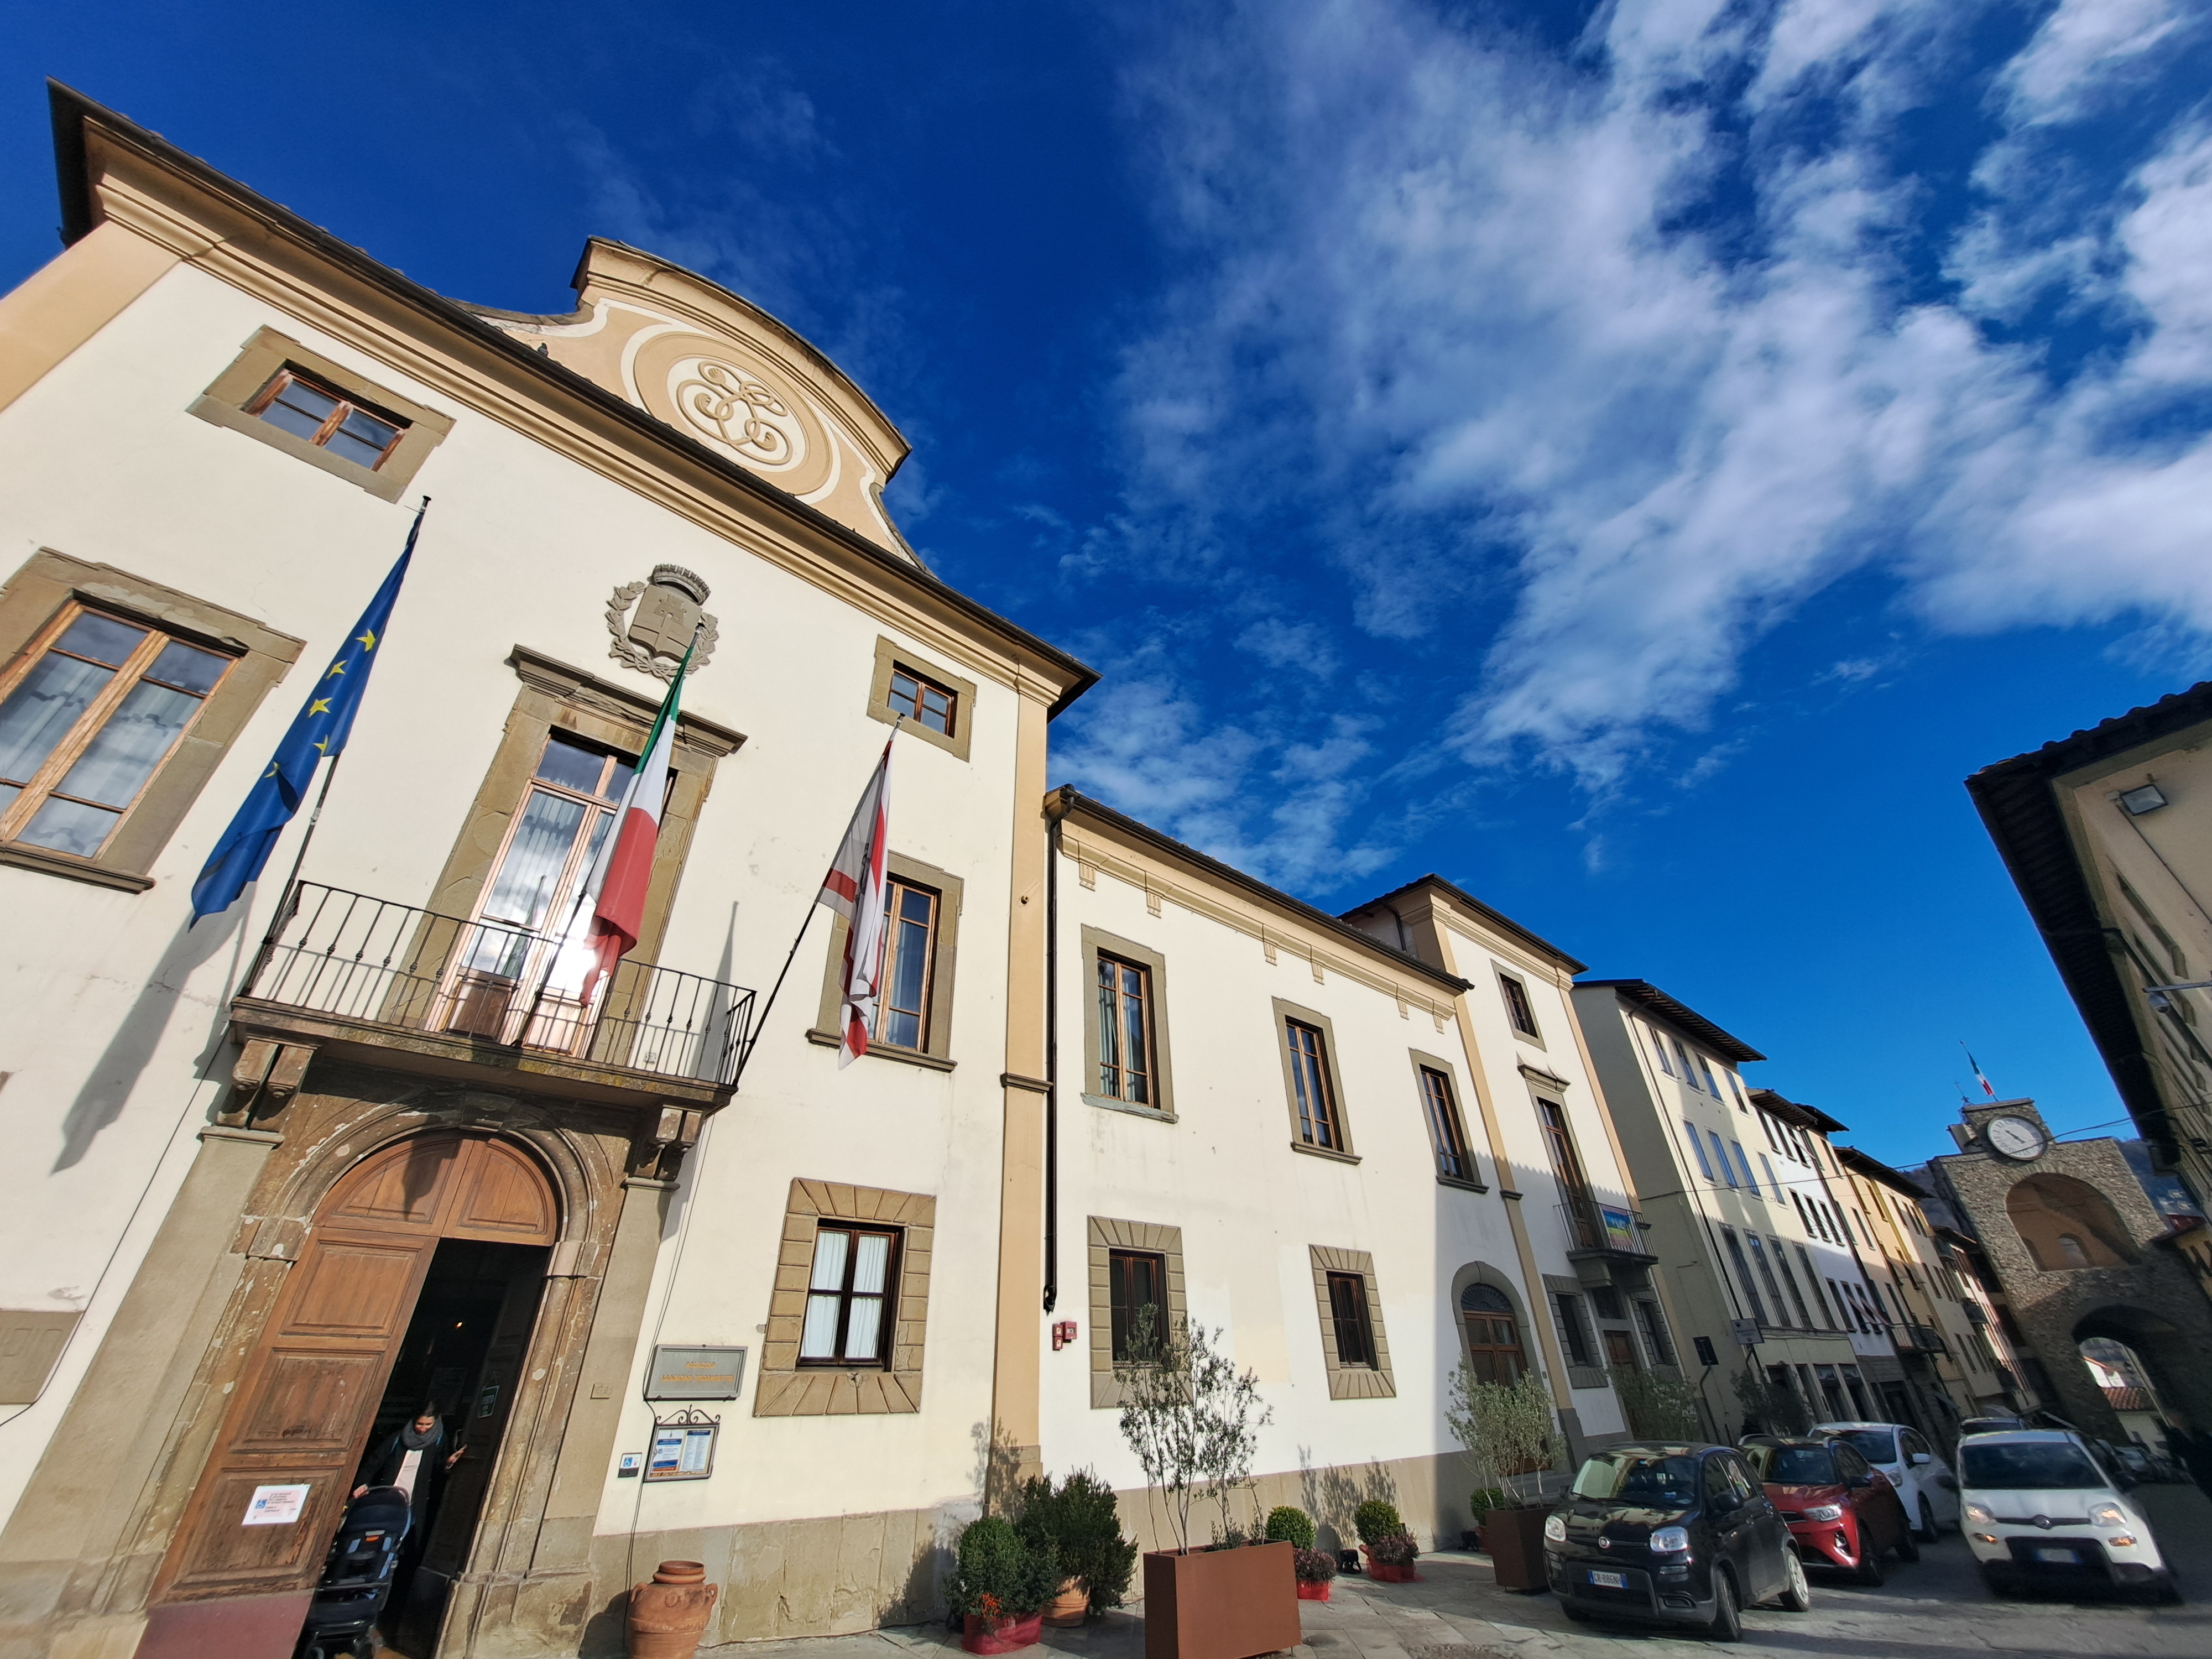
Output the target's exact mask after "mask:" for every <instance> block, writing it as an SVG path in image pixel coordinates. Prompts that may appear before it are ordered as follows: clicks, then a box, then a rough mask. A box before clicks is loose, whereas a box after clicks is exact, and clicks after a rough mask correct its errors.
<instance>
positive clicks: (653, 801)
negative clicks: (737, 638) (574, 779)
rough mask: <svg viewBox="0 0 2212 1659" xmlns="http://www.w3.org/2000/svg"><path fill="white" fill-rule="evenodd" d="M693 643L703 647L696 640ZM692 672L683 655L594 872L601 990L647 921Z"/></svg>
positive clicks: (594, 938) (595, 934)
mask: <svg viewBox="0 0 2212 1659" xmlns="http://www.w3.org/2000/svg"><path fill="white" fill-rule="evenodd" d="M692 643H693V644H694V645H696V644H697V643H698V640H697V635H696V634H695V635H693V639H692ZM690 666H691V653H690V651H688V650H687V651H686V652H684V664H683V666H682V667H680V668H678V670H677V671H676V678H675V679H674V680H672V681H671V682H670V684H669V687H668V696H667V699H666V700H665V702H662V703H661V705H660V713H659V715H658V716H657V717H656V718H655V719H654V720H653V732H652V733H651V735H650V736H648V737H647V738H646V740H645V753H644V754H643V755H641V757H639V758H638V763H637V770H636V771H635V772H633V773H631V774H630V776H629V787H628V788H627V789H625V790H623V799H622V805H621V806H620V808H618V809H617V811H616V813H615V832H614V834H613V835H612V836H610V837H609V838H608V841H607V843H606V846H605V849H604V850H603V851H602V852H601V853H600V854H599V861H598V863H597V864H596V865H595V866H594V867H593V868H592V874H591V878H590V880H589V883H588V884H587V890H588V891H589V892H590V893H591V894H592V951H594V952H595V953H596V954H597V955H598V957H599V978H600V981H601V983H602V984H604V982H605V980H606V979H607V978H608V977H609V976H611V975H612V974H613V973H614V970H615V964H616V963H619V962H620V961H621V960H622V959H623V957H626V956H628V955H629V953H630V952H631V951H634V950H635V949H636V948H637V936H638V933H640V931H641V929H642V927H643V926H644V921H645V890H646V888H647V886H648V885H650V884H651V883H652V881H653V849H654V848H656V847H657V846H659V842H660V808H661V803H662V802H664V801H665V800H666V799H668V757H669V754H670V751H671V750H673V749H674V748H675V746H676V704H677V699H678V697H679V696H681V695H682V694H683V690H684V671H685V670H686V669H689V668H690Z"/></svg>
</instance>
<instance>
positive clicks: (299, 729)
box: [192, 501, 430, 922]
mask: <svg viewBox="0 0 2212 1659" xmlns="http://www.w3.org/2000/svg"><path fill="white" fill-rule="evenodd" d="M429 506H430V504H429V502H428V501H424V502H423V503H422V507H419V508H417V509H416V513H415V522H414V524H413V525H412V526H410V528H409V530H408V532H407V545H406V547H405V548H404V550H401V552H400V555H399V562H398V563H397V564H395V565H393V566H392V574H390V575H388V576H386V578H385V579H384V586H381V587H380V588H378V589H377V590H376V597H375V598H374V599H371V600H370V601H369V602H368V610H366V611H362V613H361V620H360V621H359V622H357V623H355V624H354V629H353V632H352V634H351V635H349V636H348V637H347V639H346V642H345V644H344V645H343V646H342V647H339V650H338V653H337V655H336V656H335V657H333V658H332V659H331V665H330V666H329V667H328V668H326V669H325V670H324V671H323V674H322V678H320V679H319V680H317V681H316V682H315V684H314V687H313V690H310V691H309V692H308V693H307V707H306V708H302V709H301V711H300V712H299V714H298V715H297V716H296V717H295V719H294V720H293V721H292V727H291V730H289V731H288V732H285V733H284V739H283V742H281V743H279V744H277V745H276V754H275V755H274V756H273V757H270V762H269V765H268V769H266V770H265V771H264V772H263V773H262V775H261V776H260V778H259V779H258V781H256V782H255V783H254V786H253V787H252V790H250V791H249V792H248V793H247V794H246V799H245V800H244V801H243V802H242V803H240V806H239V809H238V812H237V815H236V816H235V817H233V818H232V819H231V821H230V827H229V828H228V829H225V830H224V831H223V832H222V840H220V841H218V842H216V844H215V851H214V852H212V853H210V854H208V861H207V863H206V864H205V865H204V866H201V869H200V873H199V879H198V880H197V881H195V882H194V883H193V884H192V920H193V921H196V922H197V921H198V920H199V919H200V918H201V917H202V916H211V915H215V914H216V912H217V911H218V910H228V908H230V907H231V906H232V905H234V904H235V903H236V902H238V896H239V895H240V893H242V892H244V891H245V890H246V884H247V883H249V882H251V881H253V880H255V879H256V878H258V877H259V876H260V874H261V869H262V866H264V865H265V864H267V863H268V862H269V854H270V853H271V852H273V851H275V850H276V839H277V837H278V836H282V835H283V833H284V826H285V825H286V824H288V823H291V821H292V819H293V817H294V815H295V814H296V813H297V812H298V811H299V810H300V805H301V802H302V801H304V800H306V799H307V786H308V785H309V784H310V783H313V781H314V778H315V769H316V767H318V766H319V765H321V764H322V762H323V757H325V756H326V755H327V756H328V757H330V758H331V760H332V761H336V760H337V757H338V754H339V751H341V750H343V749H344V747H345V745H346V738H348V737H349V735H351V733H352V732H353V717H354V715H355V714H356V711H358V710H359V709H360V708H361V700H362V694H363V693H364V692H366V691H367V690H368V675H369V671H370V670H371V669H372V668H374V666H375V665H376V648H377V647H378V646H380V645H381V644H382V643H383V642H384V629H385V625H386V623H389V622H390V621H391V619H392V605H394V604H396V603H397V602H398V599H399V584H400V583H401V582H403V581H404V580H406V577H407V562H408V561H409V560H410V559H411V558H413V557H414V556H415V538H416V537H417V536H419V535H421V534H422V514H423V513H426V512H428V510H429Z"/></svg>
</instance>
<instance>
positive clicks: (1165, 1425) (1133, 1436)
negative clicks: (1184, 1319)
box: [1114, 1310, 1304, 1659]
mask: <svg viewBox="0 0 2212 1659" xmlns="http://www.w3.org/2000/svg"><path fill="white" fill-rule="evenodd" d="M1148 1311H1149V1310H1148ZM1134 1335H1135V1338H1136V1352H1139V1353H1140V1354H1143V1355H1145V1356H1146V1358H1144V1359H1142V1360H1139V1361H1133V1362H1126V1363H1123V1364H1117V1365H1115V1368H1114V1369H1115V1376H1117V1377H1118V1378H1119V1380H1120V1382H1121V1437H1122V1438H1123V1439H1124V1440H1126V1441H1127V1442H1128V1444H1129V1449H1130V1450H1131V1451H1132V1452H1133V1453H1134V1454H1135V1455H1136V1459H1137V1466H1138V1467H1139V1468H1141V1469H1142V1470H1143V1471H1144V1472H1145V1482H1146V1486H1148V1487H1149V1488H1150V1489H1151V1492H1152V1495H1153V1497H1154V1498H1158V1499H1159V1500H1162V1507H1163V1508H1164V1510H1165V1511H1166V1513H1167V1517H1168V1526H1169V1529H1170V1533H1171V1534H1173V1536H1174V1539H1175V1547H1174V1548H1172V1549H1164V1550H1150V1551H1147V1552H1146V1555H1145V1659H1255V1656H1256V1655H1259V1654H1263V1653H1275V1652H1279V1651H1281V1650H1285V1649H1288V1648H1293V1647H1296V1646H1297V1644H1299V1642H1301V1641H1302V1640H1304V1635H1303V1633H1302V1632H1301V1631H1300V1630H1299V1627H1298V1597H1297V1574H1296V1571H1295V1570H1294V1567H1293V1565H1292V1561H1291V1556H1292V1553H1293V1549H1292V1547H1291V1545H1290V1544H1287V1543H1268V1544H1255V1545H1252V1546H1250V1547H1246V1548H1242V1549H1214V1550H1194V1549H1193V1548H1192V1547H1191V1545H1190V1510H1191V1505H1192V1504H1193V1503H1194V1502H1195V1501H1196V1500H1198V1499H1200V1498H1211V1499H1212V1500H1213V1502H1214V1503H1215V1504H1218V1506H1219V1510H1220V1514H1221V1517H1222V1520H1223V1522H1224V1523H1225V1524H1226V1523H1227V1522H1228V1519H1229V1499H1230V1498H1231V1494H1232V1493H1234V1492H1237V1490H1238V1489H1239V1488H1242V1487H1244V1486H1249V1484H1250V1482H1251V1478H1252V1457H1253V1454H1254V1452H1255V1449H1256V1448H1257V1445H1258V1437H1259V1430H1260V1428H1261V1425H1263V1424H1265V1423H1266V1422H1267V1420H1268V1419H1269V1418H1270V1417H1271V1416H1272V1415H1273V1413H1271V1412H1270V1411H1269V1410H1268V1408H1267V1407H1266V1406H1264V1405H1262V1404H1261V1401H1260V1383H1259V1379H1258V1378H1257V1377H1256V1376H1254V1375H1253V1374H1252V1373H1251V1372H1250V1371H1249V1370H1248V1371H1240V1370H1237V1366H1236V1364H1235V1363H1234V1362H1233V1361H1231V1359H1230V1358H1229V1357H1228V1356H1227V1355H1226V1354H1225V1353H1223V1352H1221V1351H1220V1349H1219V1347H1218V1346H1216V1345H1217V1343H1218V1340H1219V1336H1220V1333H1219V1332H1218V1331H1216V1332H1209V1331H1207V1330H1206V1328H1204V1327H1203V1326H1195V1325H1177V1326H1175V1327H1172V1328H1168V1329H1165V1330H1164V1331H1161V1332H1159V1333H1158V1334H1157V1335H1155V1334H1154V1332H1153V1329H1152V1322H1151V1320H1150V1319H1149V1318H1148V1317H1146V1316H1139V1327H1138V1329H1137V1331H1136V1332H1135V1333H1134Z"/></svg>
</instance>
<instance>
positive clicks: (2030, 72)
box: [2002, 0, 2186, 122]
mask: <svg viewBox="0 0 2212 1659" xmlns="http://www.w3.org/2000/svg"><path fill="white" fill-rule="evenodd" d="M2185 14H2186V9H2185V7H2184V6H2182V5H2181V4H2179V0H2059V4H2058V5H2057V7H2056V8H2055V9H2053V10H2052V11H2051V15H2049V16H2048V17H2046V18H2045V19H2044V21H2043V26H2042V27H2040V28H2039V29H2037V30H2036V32H2035V36H2034V38H2033V40H2030V41H2029V42H2028V43H2027V49H2026V50H2025V51H2023V52H2021V54H2020V56H2019V57H2017V58H2014V59H2013V61H2012V63H2011V64H2009V65H2008V67H2007V70H2006V71H2005V74H2004V76H2002V87H2003V89H2004V91H2005V92H2006V94H2008V102H2009V111H2008V112H2009V113H2010V114H2011V115H2012V116H2013V118H2015V120H2019V121H2021V122H2039V121H2061V120H2066V119H2069V118H2072V117H2074V116H2075V115H2078V114H2080V113H2081V111H2082V110H2083V109H2084V108H2085V107H2086V106H2087V105H2088V104H2089V102H2090V101H2091V100H2093V99H2094V98H2096V97H2097V96H2098V95H2100V94H2102V93H2104V92H2106V90H2108V89H2109V88H2110V87H2111V86H2112V83H2113V82H2115V81H2118V80H2122V79H2124V78H2127V77H2128V76H2130V73H2131V72H2133V71H2138V70H2141V69H2142V68H2143V67H2144V65H2143V64H2142V61H2141V60H2142V55H2143V54H2144V53H2145V52H2148V51H2149V50H2150V49H2151V48H2152V47H2153V46H2156V45H2158V44H2159V42H2160V41H2161V40H2170V37H2172V35H2173V34H2174V33H2177V32H2178V31H2179V30H2180V29H2181V28H2182V27H2184V25H2185V21H2186V15H2185Z"/></svg>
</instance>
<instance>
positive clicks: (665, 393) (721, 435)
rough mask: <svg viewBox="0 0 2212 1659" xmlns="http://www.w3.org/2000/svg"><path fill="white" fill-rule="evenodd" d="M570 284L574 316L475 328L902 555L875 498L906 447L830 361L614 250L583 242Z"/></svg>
mask: <svg viewBox="0 0 2212 1659" xmlns="http://www.w3.org/2000/svg"><path fill="white" fill-rule="evenodd" d="M575 288H576V298H577V301H578V308H577V310H576V311H575V312H574V314H572V315H569V316H566V317H519V316H514V315H512V314H509V313H485V315H486V318H487V320H489V321H490V322H492V323H495V324H496V325H498V326H499V327H501V328H503V329H505V330H507V331H508V332H509V333H511V334H514V335H516V336H517V337H520V338H522V339H525V340H526V341H527V342H528V343H531V344H532V345H536V346H539V347H541V348H543V349H544V351H545V353H546V355H547V356H550V357H551V358H552V359H553V360H554V361H555V362H558V363H560V364H561V365H562V367H563V368H570V369H574V371H575V372H576V373H577V374H581V375H583V376H585V377H586V379H589V380H594V381H596V382H598V384H599V385H600V386H604V387H605V388H606V389H607V390H608V391H610V392H615V393H617V394H618V395H619V396H621V397H623V398H626V399H628V400H629V402H630V403H633V404H636V405H637V407H639V408H640V409H642V410H645V411H646V412H647V414H649V415H651V416H653V417H654V418H655V419H656V420H659V421H662V422H665V423H666V424H667V425H669V426H670V427H671V428H674V429H675V430H677V431H678V432H681V433H682V434H684V436H686V437H688V438H692V439H695V440H696V441H698V442H700V443H702V444H704V445H706V446H707V447H708V448H709V449H712V450H714V451H715V452H717V453H720V454H721V455H724V456H726V457H727V458H728V459H731V460H733V461H735V462H737V463H738V465H740V466H743V467H744V468H746V469H747V470H748V471H752V472H754V473H757V474H758V475H759V476H760V477H763V478H764V479H766V480H767V481H768V482H769V483H773V484H774V485H775V486H776V488H778V489H783V490H787V491H788V492H789V493H790V494H792V495H796V496H797V497H798V498H799V500H801V501H805V502H807V503H808V504H809V505H811V506H813V507H818V508H820V509H821V510H822V511H823V513H827V514H828V515H829V517H831V518H833V519H835V520H837V521H838V522H839V523H840V524H842V525H844V526H847V527H848V529H851V530H854V531H857V532H860V534H861V535H863V536H866V538H868V539H869V540H870V541H872V542H874V543H876V544H878V546H882V547H885V548H888V549H890V550H892V551H894V552H896V553H900V554H902V555H904V556H907V557H909V558H911V557H913V550H911V549H910V548H908V546H907V544H906V540H905V538H903V537H902V536H901V535H900V534H899V532H898V529H897V527H896V526H895V525H893V524H892V522H891V520H890V515H889V514H888V513H885V512H884V506H883V501H882V490H883V487H884V484H885V483H888V482H889V481H890V477H891V474H892V473H894V472H895V471H897V470H898V466H899V464H900V463H901V462H902V461H903V460H904V459H906V456H907V451H908V444H907V441H906V440H905V438H904V437H903V436H902V435H900V433H899V430H898V428H896V427H895V426H893V425H892V424H891V423H890V421H889V420H887V419H885V418H884V413H883V411H882V410H879V409H878V408H877V407H876V406H875V404H873V403H872V401H870V399H869V398H868V397H867V395H866V393H865V392H862V391H861V390H860V388H859V387H858V386H854V384H853V382H852V381H851V380H848V379H847V378H846V377H845V375H844V374H843V372H842V370H840V369H839V368H837V366H836V364H835V363H832V362H830V361H829V358H827V357H825V356H823V355H822V353H820V352H819V351H817V350H816V349H814V348H813V347H812V346H811V345H810V344H808V343H806V341H805V340H804V339H802V338H801V337H799V335H798V334H797V333H795V332H793V331H792V330H791V329H789V328H787V327H786V326H785V325H783V324H782V323H781V322H778V321H777V320H776V319H775V318H773V317H771V316H769V314H768V313H766V312H764V311H763V310H762V309H761V308H760V307H757V306H756V305H753V304H752V303H751V302H750V301H747V300H744V299H743V298H741V297H739V296H738V295H735V294H732V293H731V292H730V291H729V290H728V289H726V288H723V287H721V286H720V284H719V283H711V282H708V280H707V279H706V278H705V277H703V276H698V275H697V274H696V273H695V272H692V271H689V270H684V268H683V267H682V266H680V265H675V264H670V263H669V262H668V261H666V260H665V259H662V258H658V257H656V256H655V255H653V254H650V253H647V252H643V251H642V250H641V249H638V248H634V247H630V246H627V245H626V244H623V243H621V242H612V241H608V240H605V239H604V238H600V237H596V236H595V237H593V238H592V240H590V241H589V242H588V243H586V245H585V248H584V257H583V259H582V260H581V262H580V264H578V265H577V268H576V276H575Z"/></svg>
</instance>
